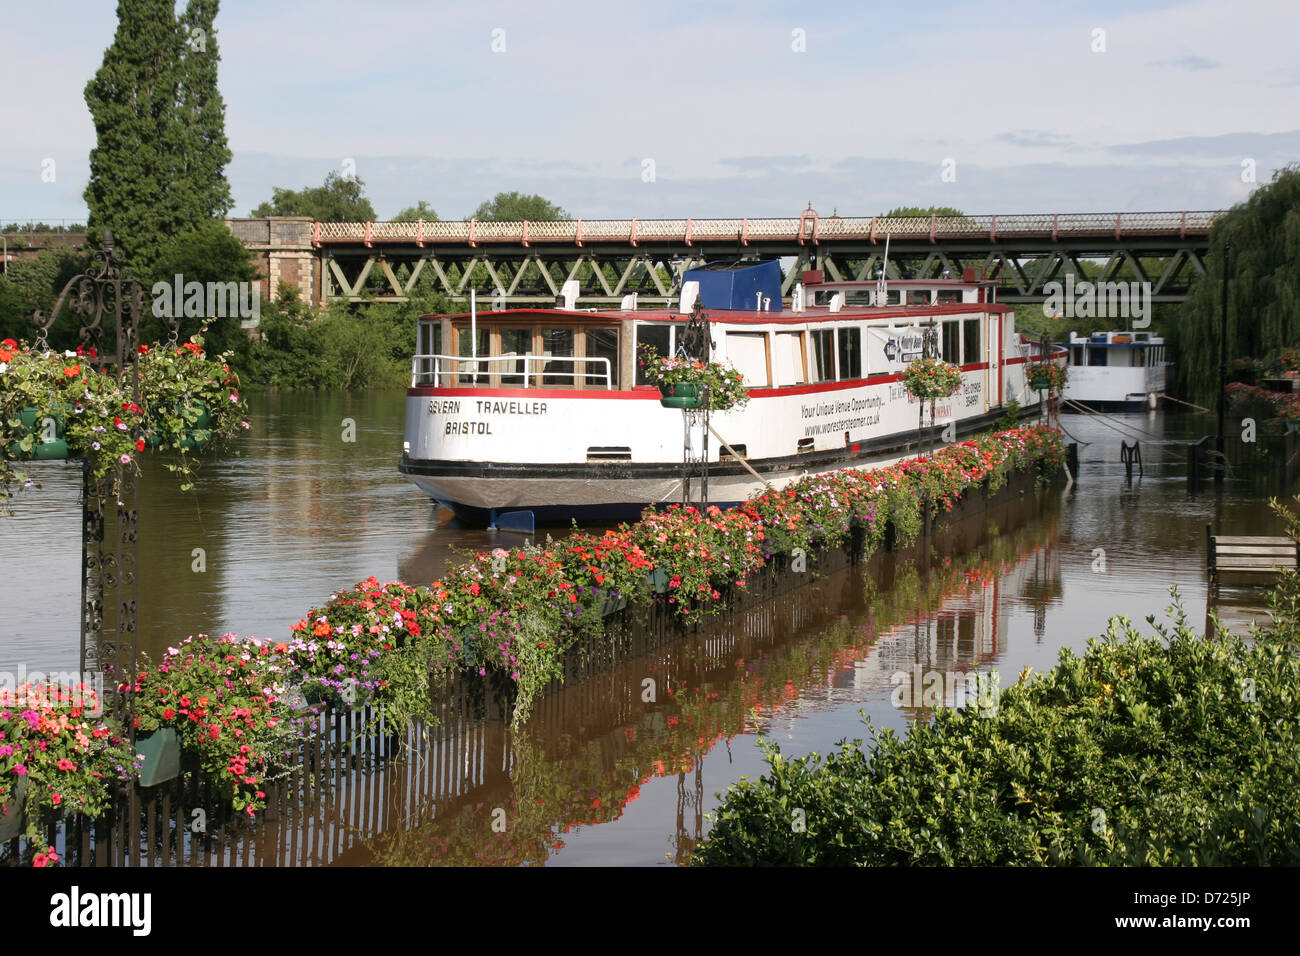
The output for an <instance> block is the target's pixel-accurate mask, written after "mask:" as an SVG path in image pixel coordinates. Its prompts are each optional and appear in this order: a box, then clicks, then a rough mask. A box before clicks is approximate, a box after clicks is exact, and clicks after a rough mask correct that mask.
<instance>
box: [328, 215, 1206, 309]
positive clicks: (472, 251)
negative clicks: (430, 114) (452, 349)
mask: <svg viewBox="0 0 1300 956" xmlns="http://www.w3.org/2000/svg"><path fill="white" fill-rule="evenodd" d="M1218 215H1220V213H1218V212H1213V211H1208V212H1157V213H1082V214H1058V215H1052V214H1046V215H1020V216H956V217H941V216H928V217H907V218H885V217H873V218H842V217H839V216H831V217H828V218H822V217H819V216H818V215H817V213H816V212H814V211H813V210H812V209H808V210H805V211H804V213H803V215H801V216H800V217H799V218H797V219H795V218H791V219H658V220H636V219H630V220H600V221H584V220H572V221H565V222H474V221H470V222H409V223H403V222H367V223H315V224H314V226H313V232H312V238H311V246H312V248H313V249H314V250H315V253H316V255H317V256H319V259H320V266H319V275H320V286H319V297H320V299H321V300H322V301H330V300H334V299H345V300H348V301H352V302H403V301H406V300H407V299H408V298H409V297H410V295H411V294H412V292H413V291H414V290H416V289H417V288H429V289H432V290H435V291H439V292H442V293H445V294H447V295H450V296H452V297H453V298H456V299H464V298H467V297H468V295H469V292H470V290H471V289H474V290H476V291H477V292H478V293H479V295H481V296H483V297H484V298H485V299H487V300H489V301H490V303H491V305H492V306H493V307H497V308H506V307H511V308H514V307H521V306H536V305H549V304H552V303H554V302H555V298H556V296H557V295H558V294H559V293H560V289H561V287H562V286H563V284H564V283H565V281H567V280H570V279H576V280H577V281H578V283H579V288H580V301H581V303H582V304H583V305H589V306H606V307H608V306H616V305H618V304H619V303H620V301H621V300H622V298H623V296H625V295H627V294H629V293H636V295H637V301H638V304H639V305H643V306H646V305H654V306H666V305H669V304H671V303H673V302H675V301H676V296H677V292H678V289H679V286H680V282H681V275H682V273H683V272H684V271H685V270H686V269H689V268H691V267H693V266H696V265H700V264H703V263H704V262H706V261H713V260H717V259H724V258H727V259H737V258H754V259H781V260H782V265H783V273H784V282H783V289H782V291H783V292H784V293H785V294H786V295H789V294H790V291H791V289H792V288H793V286H794V283H795V282H796V281H797V280H798V277H799V275H800V273H801V272H802V271H803V270H805V269H817V270H821V271H823V272H824V274H825V275H826V278H827V279H831V280H843V279H857V280H866V279H875V278H876V277H877V276H878V275H879V270H880V269H881V267H882V265H883V264H884V262H885V255H884V253H885V239H886V236H888V237H889V260H888V275H889V276H890V277H892V278H939V277H943V276H952V277H960V276H961V275H962V273H963V271H964V270H966V269H974V270H975V272H976V274H977V275H980V276H995V277H997V279H998V286H999V290H998V298H999V300H1000V301H1004V302H1009V303H1025V302H1041V301H1042V300H1043V299H1045V298H1046V297H1047V295H1048V294H1049V292H1050V291H1051V290H1050V289H1048V290H1045V288H1044V287H1045V286H1046V285H1047V284H1048V283H1051V282H1053V281H1057V282H1063V281H1064V280H1065V277H1066V275H1067V274H1073V275H1074V276H1075V279H1076V281H1078V280H1080V279H1083V278H1089V279H1093V280H1098V281H1101V280H1104V281H1111V282H1142V283H1149V284H1150V289H1151V298H1152V301H1154V302H1178V301H1181V300H1182V299H1183V298H1185V297H1186V295H1187V293H1188V290H1189V289H1190V287H1191V284H1192V282H1193V281H1194V280H1195V278H1196V277H1197V276H1199V275H1204V273H1205V263H1204V256H1205V253H1206V252H1207V250H1208V246H1209V231H1210V226H1211V225H1212V223H1213V221H1214V219H1215V217H1217V216H1218ZM1085 261H1088V262H1089V267H1088V268H1087V269H1086V270H1085V266H1084V262H1085Z"/></svg>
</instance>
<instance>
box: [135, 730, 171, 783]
mask: <svg viewBox="0 0 1300 956" xmlns="http://www.w3.org/2000/svg"><path fill="white" fill-rule="evenodd" d="M135 752H136V753H137V754H144V763H143V764H141V765H140V786H142V787H155V786H157V785H158V784H160V783H166V782H167V781H168V780H174V779H175V778H176V777H178V776H180V772H181V742H180V738H179V737H177V736H176V731H175V729H174V728H172V727H162V728H159V729H158V730H155V731H154V732H153V733H151V734H143V735H141V736H139V737H137V738H136V740H135Z"/></svg>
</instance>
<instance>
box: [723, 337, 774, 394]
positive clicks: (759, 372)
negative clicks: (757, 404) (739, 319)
mask: <svg viewBox="0 0 1300 956" xmlns="http://www.w3.org/2000/svg"><path fill="white" fill-rule="evenodd" d="M727 361H729V362H730V363H731V364H732V365H734V366H735V367H736V369H737V370H738V371H739V372H740V374H741V375H743V376H744V377H745V384H746V385H748V386H749V387H750V388H766V387H767V384H768V381H769V380H768V377H767V334H766V333H764V332H728V333H727Z"/></svg>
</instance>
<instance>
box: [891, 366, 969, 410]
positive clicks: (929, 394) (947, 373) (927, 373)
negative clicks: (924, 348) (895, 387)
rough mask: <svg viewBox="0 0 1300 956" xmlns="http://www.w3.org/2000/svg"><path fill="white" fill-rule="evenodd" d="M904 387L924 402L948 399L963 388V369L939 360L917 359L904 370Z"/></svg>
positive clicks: (908, 392)
mask: <svg viewBox="0 0 1300 956" xmlns="http://www.w3.org/2000/svg"><path fill="white" fill-rule="evenodd" d="M903 386H904V387H905V388H906V389H907V394H909V395H911V396H912V397H913V398H918V399H921V400H922V401H931V400H934V399H940V398H947V397H948V396H949V395H952V394H953V393H954V392H956V391H957V390H958V389H959V388H961V369H959V368H957V366H955V365H949V364H948V363H947V362H944V361H941V360H939V359H934V358H926V359H917V360H916V361H914V362H912V363H910V364H909V365H908V366H907V368H906V369H904V371H903Z"/></svg>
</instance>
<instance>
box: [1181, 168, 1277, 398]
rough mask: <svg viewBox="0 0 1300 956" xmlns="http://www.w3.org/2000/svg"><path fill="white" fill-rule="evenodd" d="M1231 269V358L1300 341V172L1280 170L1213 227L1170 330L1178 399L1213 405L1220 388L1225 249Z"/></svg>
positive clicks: (1257, 354)
mask: <svg viewBox="0 0 1300 956" xmlns="http://www.w3.org/2000/svg"><path fill="white" fill-rule="evenodd" d="M1225 242H1227V243H1229V244H1230V245H1231V256H1232V258H1231V262H1230V263H1229V265H1228V270H1229V271H1228V333H1227V343H1228V359H1229V360H1230V361H1231V360H1233V359H1238V358H1259V357H1263V356H1264V355H1266V354H1268V353H1270V352H1273V351H1276V350H1278V349H1282V348H1286V347H1288V346H1292V345H1295V344H1296V343H1297V342H1300V165H1296V164H1293V165H1291V166H1289V167H1287V168H1286V169H1280V170H1278V171H1277V172H1276V173H1275V174H1274V176H1273V181H1272V182H1271V183H1270V184H1268V185H1266V186H1261V187H1260V188H1259V189H1257V190H1256V191H1255V192H1254V193H1253V194H1252V195H1251V197H1250V199H1248V200H1247V201H1246V202H1244V203H1241V204H1239V205H1237V206H1234V207H1233V208H1232V209H1231V210H1229V211H1228V212H1227V213H1226V214H1224V215H1223V216H1222V217H1221V218H1220V219H1219V220H1217V221H1216V222H1215V224H1214V228H1213V229H1212V230H1211V232H1210V251H1209V253H1208V254H1207V255H1206V257H1205V266H1206V274H1205V275H1204V276H1202V277H1200V278H1199V279H1198V280H1197V283H1196V285H1195V286H1194V287H1193V288H1192V292H1191V294H1190V295H1189V296H1188V298H1187V301H1186V302H1184V303H1183V305H1182V309H1181V311H1180V312H1179V320H1178V322H1177V323H1176V324H1175V325H1174V326H1173V327H1172V329H1171V330H1170V346H1171V352H1172V357H1173V360H1174V367H1173V372H1174V376H1175V378H1176V379H1177V382H1178V386H1179V391H1180V394H1182V395H1184V396H1186V397H1187V398H1188V399H1189V400H1191V401H1194V402H1199V403H1201V404H1203V405H1213V404H1214V403H1215V402H1216V401H1217V399H1218V389H1219V372H1218V366H1219V336H1220V326H1221V322H1222V316H1221V315H1220V301H1221V296H1222V291H1221V284H1222V278H1223V245H1224V243H1225Z"/></svg>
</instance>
